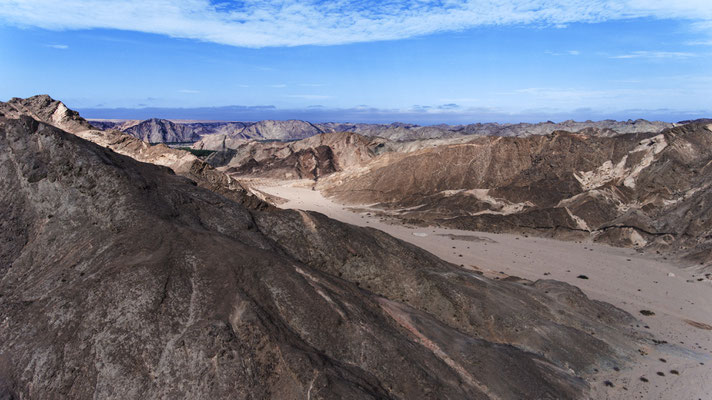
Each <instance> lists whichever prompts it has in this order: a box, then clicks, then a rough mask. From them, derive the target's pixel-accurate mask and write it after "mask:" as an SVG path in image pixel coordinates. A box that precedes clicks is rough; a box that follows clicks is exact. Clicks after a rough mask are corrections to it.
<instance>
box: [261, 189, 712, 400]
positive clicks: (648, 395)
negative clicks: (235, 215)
mask: <svg viewBox="0 0 712 400" xmlns="http://www.w3.org/2000/svg"><path fill="white" fill-rule="evenodd" d="M254 187H255V188H256V189H259V190H260V191H262V192H264V193H267V194H270V195H274V196H278V197H281V198H283V199H285V200H287V201H286V202H283V203H282V204H281V205H280V207H282V208H294V209H303V210H313V211H318V212H320V213H323V214H325V215H327V216H329V217H331V218H334V219H337V220H340V221H343V222H347V223H350V224H354V225H359V226H370V227H372V228H376V229H380V230H382V231H385V232H387V233H389V234H391V235H392V236H395V237H397V238H399V239H402V240H405V241H407V242H410V243H413V244H415V245H417V246H420V247H421V248H423V249H425V250H427V251H429V252H431V253H433V254H435V255H437V256H439V257H440V258H442V259H444V260H446V261H449V262H452V263H454V264H457V265H462V266H463V267H464V268H477V269H479V270H482V271H483V272H484V273H485V275H487V276H490V277H493V278H499V277H504V276H506V275H516V276H519V277H522V278H526V279H530V280H536V279H557V280H561V281H565V282H568V283H571V284H573V285H576V286H578V287H580V288H581V289H582V290H583V291H584V292H585V293H586V294H587V295H588V296H589V297H591V298H594V299H597V300H602V301H606V302H608V303H611V304H614V305H616V306H618V307H620V308H622V309H624V310H626V311H628V312H629V313H631V314H633V315H634V316H636V317H637V318H638V319H639V320H640V325H641V326H643V327H646V328H647V329H650V332H651V333H652V334H653V335H654V336H655V338H656V339H657V340H660V341H665V342H667V343H662V344H660V345H651V346H649V347H646V348H641V349H640V350H641V352H642V354H645V355H644V356H643V357H642V359H641V360H640V362H639V363H638V364H637V365H636V366H635V367H629V368H625V369H621V370H620V371H614V372H611V373H605V374H603V373H602V374H601V375H600V376H598V377H596V382H594V383H593V385H592V386H593V389H594V391H593V397H594V398H596V399H635V398H639V399H680V400H682V399H692V400H696V399H712V281H710V280H709V279H706V278H705V277H704V275H703V274H701V273H699V272H698V271H695V270H694V269H692V268H686V269H683V268H681V267H679V266H676V265H673V264H672V263H668V262H666V261H665V260H662V259H659V258H658V259H655V258H653V257H652V256H650V255H646V254H640V253H638V252H636V251H635V250H631V249H620V248H615V247H610V246H604V245H599V244H594V243H590V242H589V243H586V242H583V243H578V242H564V241H557V240H552V239H543V238H535V237H524V236H517V235H508V234H492V233H483V232H469V231H460V230H454V229H442V228H416V227H409V226H404V225H402V224H398V223H393V221H385V220H383V219H382V218H381V217H378V216H376V215H375V213H374V212H373V210H369V209H368V208H363V207H362V208H358V209H355V208H350V207H348V206H344V205H341V204H337V203H334V202H332V201H331V200H329V199H326V198H325V197H323V196H322V195H321V194H320V193H319V192H318V191H314V190H311V185H309V183H308V182H299V181H292V182H286V183H285V182H266V181H265V182H260V186H254ZM580 275H585V276H586V277H587V278H588V279H582V278H579V276H580ZM641 310H650V311H653V312H654V313H655V314H654V315H650V316H645V315H642V314H641V313H640V311H641ZM644 380H646V381H644ZM605 381H609V382H610V383H611V384H612V385H613V386H612V387H611V386H610V385H606V384H604V382H605Z"/></svg>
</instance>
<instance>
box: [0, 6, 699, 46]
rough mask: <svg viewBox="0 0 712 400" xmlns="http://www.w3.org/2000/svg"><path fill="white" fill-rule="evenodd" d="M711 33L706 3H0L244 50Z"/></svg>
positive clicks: (22, 13) (45, 16)
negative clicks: (663, 22) (519, 31)
mask: <svg viewBox="0 0 712 400" xmlns="http://www.w3.org/2000/svg"><path fill="white" fill-rule="evenodd" d="M639 17H647V18H658V19H670V18H680V19H688V20H690V21H692V22H694V23H695V24H697V25H698V26H702V27H704V26H709V25H710V24H711V22H710V21H712V4H711V3H710V2H709V0H677V1H662V0H623V1H620V0H589V1H583V0H578V1H571V0H499V1H486V0H448V1H442V0H402V1H395V0H390V1H378V0H365V1H360V2H352V1H347V0H330V1H324V0H321V1H317V0H301V1H298V0H282V1H270V0H246V1H241V2H227V1H210V0H172V1H168V0H116V1H106V0H64V1H56V0H0V19H1V20H4V21H5V22H6V23H10V24H14V25H20V26H35V27H41V28H46V29H55V30H67V29H93V28H108V29H121V30H129V31H140V32H148V33H157V34H163V35H168V36H172V37H180V38H189V39H197V40H202V41H208V42H215V43H221V44H227V45H233V46H242V47H265V46H298V45H334V44H343V43H354V42H367V41H376V40H391V39H403V38H408V37H413V36H419V35H426V34H431V33H436V32H444V31H459V30H463V29H468V28H472V27H477V26H483V25H510V24H539V25H551V26H561V25H566V24H569V23H575V22H601V21H609V20H619V19H626V18H639Z"/></svg>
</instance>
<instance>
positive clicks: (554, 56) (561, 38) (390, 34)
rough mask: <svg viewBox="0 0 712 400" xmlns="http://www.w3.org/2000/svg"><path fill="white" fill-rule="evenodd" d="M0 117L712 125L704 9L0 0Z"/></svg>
mask: <svg viewBox="0 0 712 400" xmlns="http://www.w3.org/2000/svg"><path fill="white" fill-rule="evenodd" d="M0 76H2V77H3V79H2V80H0V101H4V100H8V99H10V98H12V97H28V96H31V95H35V94H49V95H51V96H52V97H54V98H56V99H59V100H62V101H63V102H64V103H65V104H67V106H69V107H70V108H73V109H77V110H79V111H80V113H81V114H82V115H83V116H85V117H88V118H125V119H133V118H137V119H142V118H149V117H161V118H172V119H207V120H242V121H247V120H259V119H305V120H310V121H313V122H327V121H337V122H380V123H389V122H395V121H400V122H409V123H418V124H437V123H453V124H459V123H475V122H538V121H545V120H553V121H561V120H567V119H575V120H587V119H592V120H600V119H608V118H610V119H619V120H625V119H637V118H646V119H658V120H665V121H670V122H675V121H680V120H684V119H694V118H701V117H712V1H710V0H679V1H661V0H618V1H613V0H495V1H483V0H438V1H430V0H404V1H393V0H384V1H370V0H362V1H342V0H333V1H309V0H306V1H292V0H283V1H263V0H248V1H209V0H114V1H106V0H84V1H79V0H64V1H56V0H0Z"/></svg>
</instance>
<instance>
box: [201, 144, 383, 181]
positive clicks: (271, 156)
mask: <svg viewBox="0 0 712 400" xmlns="http://www.w3.org/2000/svg"><path fill="white" fill-rule="evenodd" d="M387 144H388V142H387V141H386V140H383V139H380V138H369V137H365V136H361V135H357V134H354V133H343V132H342V133H325V134H320V135H316V136H312V137H309V138H307V139H303V140H299V141H296V142H257V141H246V142H243V143H242V144H240V145H237V146H235V147H234V148H233V149H225V150H222V151H218V152H216V153H213V154H211V155H210V156H208V157H207V158H205V161H206V162H207V163H209V164H211V165H212V166H214V167H216V168H221V169H222V170H225V171H226V172H228V173H230V174H233V175H235V176H240V177H245V176H249V177H257V178H276V179H313V180H317V179H318V178H320V177H322V176H325V175H328V174H330V173H333V172H336V171H341V170H342V169H344V168H346V167H356V166H359V165H363V164H365V163H367V162H368V161H370V160H371V158H373V157H374V156H376V155H377V154H380V153H381V152H385V151H389V150H388V149H387Z"/></svg>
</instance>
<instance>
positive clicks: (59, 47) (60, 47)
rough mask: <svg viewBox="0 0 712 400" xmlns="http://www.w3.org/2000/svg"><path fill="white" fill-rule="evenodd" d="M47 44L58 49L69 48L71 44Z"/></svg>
mask: <svg viewBox="0 0 712 400" xmlns="http://www.w3.org/2000/svg"><path fill="white" fill-rule="evenodd" d="M45 46H47V47H51V48H53V49H57V50H67V49H68V48H69V46H68V45H66V44H47V45H45Z"/></svg>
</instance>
